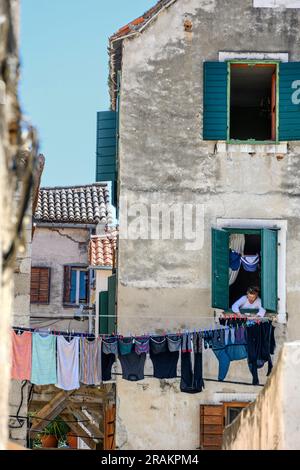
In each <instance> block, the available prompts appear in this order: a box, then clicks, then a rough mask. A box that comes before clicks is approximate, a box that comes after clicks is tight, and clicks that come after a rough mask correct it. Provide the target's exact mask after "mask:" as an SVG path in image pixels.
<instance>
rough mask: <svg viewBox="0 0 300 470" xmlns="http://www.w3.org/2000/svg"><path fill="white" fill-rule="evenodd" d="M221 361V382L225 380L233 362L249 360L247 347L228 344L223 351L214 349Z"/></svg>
mask: <svg viewBox="0 0 300 470" xmlns="http://www.w3.org/2000/svg"><path fill="white" fill-rule="evenodd" d="M213 352H214V354H215V356H216V358H217V359H218V361H219V376H218V380H220V381H221V382H222V381H223V380H225V378H226V375H227V372H228V370H229V367H230V363H231V361H241V360H242V359H246V358H247V350H246V346H245V345H242V344H228V345H227V346H225V347H224V348H222V349H213Z"/></svg>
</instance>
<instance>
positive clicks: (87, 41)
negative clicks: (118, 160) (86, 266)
mask: <svg viewBox="0 0 300 470" xmlns="http://www.w3.org/2000/svg"><path fill="white" fill-rule="evenodd" d="M155 3H156V0H109V1H107V0H21V18H22V20H21V65H22V72H21V84H20V96H21V103H22V108H23V112H24V113H25V114H26V116H29V118H30V120H31V121H32V123H33V124H34V125H35V126H36V127H37V129H38V132H39V138H40V151H41V152H42V153H43V154H44V155H45V157H46V167H45V170H44V174H43V178H42V185H43V186H60V185H76V184H88V183H91V182H94V180H95V153H96V113H97V111H100V110H106V109H108V107H109V98H108V88H107V78H108V55H107V45H108V37H109V36H111V35H112V34H113V33H114V32H116V31H117V30H118V29H119V28H120V27H122V26H124V25H125V24H127V23H128V22H130V21H132V20H133V19H135V18H136V17H138V16H140V15H141V14H143V13H144V12H145V11H146V10H147V9H149V8H151V7H152V6H153V5H154V4H155Z"/></svg>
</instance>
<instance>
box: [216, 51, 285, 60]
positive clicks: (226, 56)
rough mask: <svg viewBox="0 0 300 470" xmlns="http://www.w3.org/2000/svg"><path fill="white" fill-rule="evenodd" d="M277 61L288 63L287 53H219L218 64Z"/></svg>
mask: <svg viewBox="0 0 300 470" xmlns="http://www.w3.org/2000/svg"><path fill="white" fill-rule="evenodd" d="M244 59H245V60H278V61H280V62H288V61H289V54H288V52H226V51H223V52H222V51H221V52H219V62H225V61H226V60H244Z"/></svg>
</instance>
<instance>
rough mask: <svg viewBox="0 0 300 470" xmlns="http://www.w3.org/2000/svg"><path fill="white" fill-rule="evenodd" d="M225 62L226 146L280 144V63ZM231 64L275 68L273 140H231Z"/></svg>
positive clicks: (257, 61) (260, 61) (274, 61)
mask: <svg viewBox="0 0 300 470" xmlns="http://www.w3.org/2000/svg"><path fill="white" fill-rule="evenodd" d="M226 62H227V74H228V79H227V140H226V143H227V144H237V145H241V144H249V145H251V144H256V145H257V144H260V145H261V144H266V145H270V144H273V145H277V144H280V141H279V98H280V97H279V79H280V74H279V69H280V63H281V62H280V61H279V60H254V59H253V60H251V59H250V60H245V59H240V60H238V59H235V60H228V61H226ZM233 64H241V65H243V64H245V65H260V64H261V65H275V66H276V125H275V129H276V137H275V140H255V139H248V140H238V139H231V138H230V103H231V65H233Z"/></svg>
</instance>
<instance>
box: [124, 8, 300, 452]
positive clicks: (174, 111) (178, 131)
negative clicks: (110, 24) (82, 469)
mask: <svg viewBox="0 0 300 470" xmlns="http://www.w3.org/2000/svg"><path fill="white" fill-rule="evenodd" d="M186 18H188V19H189V20H190V21H191V22H192V32H186V31H185V30H184V21H185V19H186ZM299 26H300V11H299V9H298V10H294V9H286V10H281V9H280V10H278V9H269V8H253V2H252V0H200V1H199V0H179V1H177V2H175V3H174V4H173V5H172V6H171V7H170V8H169V9H166V10H164V11H163V12H161V14H159V15H158V17H157V18H156V19H155V20H154V21H153V22H152V23H151V24H150V26H149V27H147V28H146V29H145V30H144V31H143V33H142V34H139V35H136V36H135V37H134V38H133V39H126V40H124V44H123V65H122V86H121V105H120V143H119V175H120V206H121V211H120V230H121V231H122V223H123V222H122V221H124V217H126V214H125V213H124V211H122V207H125V206H124V204H125V201H126V202H127V204H128V205H129V206H130V205H132V204H146V205H147V206H148V207H149V205H150V204H151V203H157V204H163V203H166V204H168V203H169V202H170V201H171V202H177V203H187V204H188V203H193V204H200V205H203V206H204V243H203V247H202V248H201V249H199V250H197V251H186V250H185V249H184V244H185V242H183V241H180V240H176V241H172V240H171V241H168V240H151V241H150V240H123V239H122V236H121V237H120V242H119V266H118V269H119V281H118V330H119V331H120V332H121V333H122V334H128V333H129V332H131V333H137V334H140V333H144V332H162V331H174V330H177V329H179V328H180V329H183V328H191V329H194V328H199V327H205V326H207V325H211V324H212V322H213V310H212V309H211V274H210V272H211V255H210V253H211V242H210V231H211V227H212V226H213V225H216V223H217V219H219V218H225V219H226V218H230V219H232V218H235V219H274V220H275V219H276V220H277V219H283V220H285V221H287V248H286V257H287V259H286V264H287V275H286V294H287V307H286V310H287V312H288V323H287V325H278V327H277V344H278V349H279V348H280V345H281V344H282V343H283V341H284V340H285V339H286V338H288V339H289V340H294V339H297V337H299V335H300V316H299V311H298V310H299V304H300V294H299V292H300V290H299V278H300V271H299V269H300V268H299V266H300V263H299V262H297V260H299V256H300V235H299V233H300V216H299V202H300V200H299V196H300V191H299V188H300V143H297V142H289V143H288V147H287V152H286V153H284V154H283V155H279V158H277V156H278V155H277V154H276V153H274V151H273V153H272V152H271V153H268V154H267V153H264V149H262V150H261V149H260V151H259V152H258V153H255V154H254V155H253V153H252V152H250V153H245V152H244V151H242V150H243V149H242V148H240V150H241V151H239V149H238V150H236V151H235V152H227V151H226V147H225V149H223V151H222V152H220V151H218V150H217V149H218V147H217V146H216V142H207V141H206V142H204V141H203V140H202V110H203V102H202V94H203V89H202V87H203V72H202V70H203V61H217V60H218V57H219V52H220V51H229V52H243V51H248V52H253V53H255V52H269V53H274V52H276V53H278V52H288V53H289V60H290V61H300V48H299V43H300V27H299ZM149 371H150V372H151V367H150V364H149V363H147V367H146V373H147V372H149ZM265 374H266V371H265V370H264V371H261V372H260V381H261V383H264V381H265ZM204 376H205V377H211V378H216V377H217V361H216V359H215V358H214V356H213V354H212V353H211V352H210V351H207V352H205V354H204ZM237 379H238V381H242V382H246V383H250V382H251V379H250V374H249V371H248V368H247V364H246V361H241V362H238V363H236V364H232V365H231V368H230V373H229V375H228V376H227V380H232V381H237ZM259 390H260V389H259V388H257V387H255V388H254V387H252V386H247V385H234V384H221V383H213V382H207V384H206V389H205V391H204V392H203V393H201V394H198V395H196V396H189V395H185V394H181V393H180V392H179V380H178V381H175V383H174V384H173V386H172V387H169V388H168V391H167V392H166V390H163V389H162V388H161V387H160V383H159V381H157V380H155V379H151V378H150V379H149V378H148V379H145V381H144V382H142V383H141V384H135V383H128V382H125V381H123V380H122V379H118V382H117V395H118V408H117V409H118V420H117V445H118V446H119V448H121V449H195V448H197V447H198V446H199V426H200V425H199V405H200V404H203V403H211V402H213V401H214V400H215V394H216V393H218V392H223V393H227V392H228V393H237V394H239V396H240V394H243V393H250V392H258V391H259Z"/></svg>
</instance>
